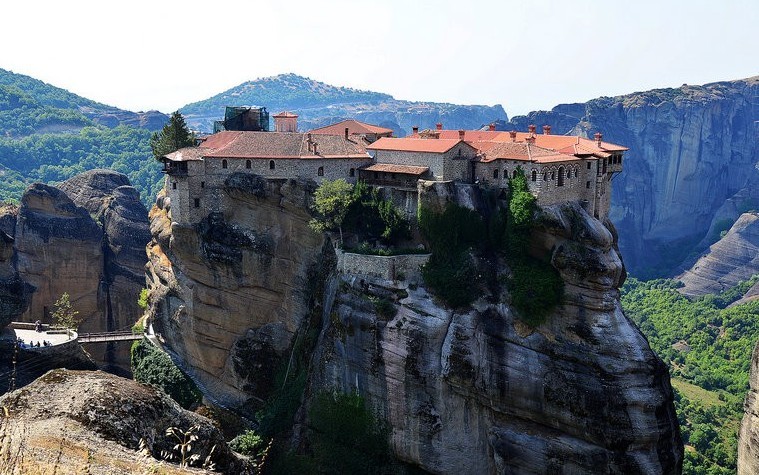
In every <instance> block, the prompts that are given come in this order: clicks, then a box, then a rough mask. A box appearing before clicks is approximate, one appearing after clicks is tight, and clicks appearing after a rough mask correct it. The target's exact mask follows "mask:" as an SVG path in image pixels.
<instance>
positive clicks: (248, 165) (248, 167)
mask: <svg viewBox="0 0 759 475" xmlns="http://www.w3.org/2000/svg"><path fill="white" fill-rule="evenodd" d="M245 168H247V169H249V170H250V160H245Z"/></svg>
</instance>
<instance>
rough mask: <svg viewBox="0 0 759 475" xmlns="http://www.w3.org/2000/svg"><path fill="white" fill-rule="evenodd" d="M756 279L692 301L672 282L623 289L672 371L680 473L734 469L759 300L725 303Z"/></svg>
mask: <svg viewBox="0 0 759 475" xmlns="http://www.w3.org/2000/svg"><path fill="white" fill-rule="evenodd" d="M757 280H759V276H755V277H754V278H752V279H750V280H749V281H746V282H742V283H740V284H739V285H737V286H736V287H734V288H731V289H728V290H726V291H724V292H722V293H721V294H719V295H706V296H704V297H701V298H698V299H694V300H689V299H687V298H685V297H684V296H682V295H681V294H680V293H679V292H678V291H677V288H678V287H679V286H680V284H679V283H678V282H677V281H673V280H667V279H659V280H652V281H648V282H642V281H638V280H636V279H633V278H630V279H628V281H627V283H625V285H624V287H623V289H622V306H623V308H624V310H625V313H626V315H627V316H628V317H630V318H631V319H632V320H633V321H635V323H636V324H637V325H638V327H639V328H640V329H641V331H642V332H643V333H644V334H645V335H646V337H648V341H649V343H650V344H651V348H652V349H653V350H654V351H655V352H656V353H657V354H658V355H659V356H660V357H661V358H662V359H663V360H664V361H665V362H666V363H667V364H668V365H669V368H670V374H671V375H672V385H673V387H674V390H675V408H676V410H677V413H678V419H679V422H680V430H681V433H682V436H683V441H684V442H685V444H686V451H685V464H684V469H683V473H688V474H692V475H702V474H703V475H716V474H719V475H721V474H725V475H727V474H731V473H735V469H736V458H737V450H738V449H737V447H738V446H737V437H738V430H739V428H740V421H741V418H742V416H743V399H744V398H745V396H746V393H747V391H748V389H749V384H748V380H749V370H750V368H751V355H752V351H753V348H754V344H755V343H756V341H757V339H759V300H756V301H753V302H749V303H746V304H742V305H736V306H732V307H728V306H729V305H730V304H731V303H733V302H735V301H736V300H738V299H739V298H740V297H741V296H742V295H743V294H744V293H745V292H746V291H747V290H748V289H749V288H750V287H751V285H753V284H754V283H755V282H757Z"/></svg>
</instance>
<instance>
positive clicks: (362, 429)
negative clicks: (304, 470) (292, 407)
mask: <svg viewBox="0 0 759 475" xmlns="http://www.w3.org/2000/svg"><path fill="white" fill-rule="evenodd" d="M309 419H310V426H311V428H312V429H313V434H312V437H311V442H312V445H313V451H314V458H315V460H316V462H317V464H318V466H319V469H320V470H319V471H320V473H327V474H346V473H361V474H381V473H387V470H388V468H389V467H390V465H391V464H392V461H393V459H392V455H391V452H390V446H389V444H388V436H389V433H388V429H387V427H386V425H385V424H384V423H382V422H381V420H380V419H379V418H378V417H376V416H375V415H374V414H373V413H372V411H371V410H370V408H369V407H367V405H366V403H365V401H364V399H363V398H362V397H361V396H359V395H358V394H355V393H354V394H330V393H321V394H319V395H317V397H316V398H315V399H314V402H313V404H312V406H311V409H310V410H309Z"/></svg>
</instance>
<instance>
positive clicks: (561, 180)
mask: <svg viewBox="0 0 759 475" xmlns="http://www.w3.org/2000/svg"><path fill="white" fill-rule="evenodd" d="M556 186H564V167H559V181H558V182H557V183H556Z"/></svg>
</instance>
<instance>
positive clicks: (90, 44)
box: [0, 0, 759, 116]
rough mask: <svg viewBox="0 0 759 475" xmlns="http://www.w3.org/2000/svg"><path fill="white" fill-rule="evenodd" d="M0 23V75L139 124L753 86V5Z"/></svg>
mask: <svg viewBox="0 0 759 475" xmlns="http://www.w3.org/2000/svg"><path fill="white" fill-rule="evenodd" d="M0 12H1V15H2V16H1V18H2V27H0V68H4V69H9V70H11V71H14V72H17V73H21V74H27V75H30V76H33V77H36V78H38V79H41V80H43V81H45V82H49V83H51V84H53V85H56V86H59V87H63V88H66V89H68V90H70V91H72V92H75V93H77V94H80V95H82V96H85V97H88V98H91V99H94V100H97V101H100V102H104V103H106V104H110V105H115V106H118V107H121V108H125V109H129V110H135V111H137V110H148V109H158V110H161V111H163V112H170V111H173V110H175V109H177V108H179V107H181V106H182V105H184V104H187V103H189V102H194V101H197V100H201V99H205V98H208V97H210V96H212V95H214V94H217V93H219V92H222V91H224V90H226V89H228V88H230V87H233V86H235V85H237V84H240V83H241V82H244V81H247V80H252V79H256V78H258V77H265V76H272V75H275V74H279V73H285V72H294V73H297V74H301V75H304V76H308V77H310V78H313V79H317V80H320V81H324V82H327V83H330V84H334V85H342V86H351V87H356V88H361V89H370V90H374V91H379V92H386V93H389V94H392V95H393V96H395V97H396V98H398V99H409V100H426V101H438V102H455V103H462V104H488V105H492V104H502V105H503V106H504V108H505V109H506V112H507V113H508V114H509V115H510V116H511V115H516V114H519V113H525V112H528V111H530V110H535V109H545V108H550V107H552V106H554V105H556V104H558V103H561V102H572V101H585V100H588V99H591V98H594V97H597V96H601V95H616V94H624V93H628V92H633V91H638V90H645V89H650V88H654V87H670V86H680V85H681V84H683V83H689V84H702V83H706V82H713V81H719V80H726V79H738V78H743V77H748V76H753V75H757V74H759V52H758V51H759V48H758V47H759V0H721V1H718V0H711V1H708V2H707V1H701V0H682V1H680V0H676V1H674V0H673V1H670V0H658V1H648V0H643V1H641V0H635V1H629V0H628V1H622V0H596V1H593V0H556V1H552V0H542V1H511V0H508V1H507V0H503V1H495V0H494V1H489V0H479V1H476V2H470V1H455V2H454V1H447V0H436V1H413V0H406V1H394V0H393V1H382V2H380V1H359V0H354V1H323V2H316V1H300V0H292V1H286V0H276V1H270V2H260V1H255V0H248V1H236V0H228V1H213V0H207V1H203V2H196V1H181V2H179V1H165V0H151V1H145V0H129V1H123V2H119V3H118V4H116V2H110V1H103V0H99V1H81V0H67V1H60V0H56V1H22V0H9V1H8V2H3V5H2V7H0ZM263 105H265V104H263Z"/></svg>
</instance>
